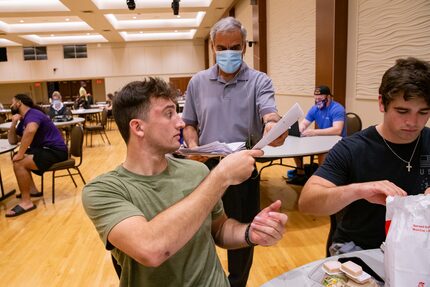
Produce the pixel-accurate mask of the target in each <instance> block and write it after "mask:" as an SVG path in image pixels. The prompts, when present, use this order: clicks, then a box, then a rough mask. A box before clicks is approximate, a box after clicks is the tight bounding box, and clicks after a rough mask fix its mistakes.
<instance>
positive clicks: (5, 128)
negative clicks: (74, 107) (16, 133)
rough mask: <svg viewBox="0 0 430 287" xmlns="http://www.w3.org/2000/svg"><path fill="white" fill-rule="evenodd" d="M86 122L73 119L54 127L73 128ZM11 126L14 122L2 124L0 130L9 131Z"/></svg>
mask: <svg viewBox="0 0 430 287" xmlns="http://www.w3.org/2000/svg"><path fill="white" fill-rule="evenodd" d="M84 121H85V119H84V118H73V119H72V120H71V121H67V122H54V125H55V126H56V127H65V126H71V125H75V124H79V123H82V122H84ZM11 125H12V122H6V123H2V124H0V130H8V129H10V126H11Z"/></svg>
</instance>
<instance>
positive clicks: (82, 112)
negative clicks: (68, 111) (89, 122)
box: [72, 109, 103, 115]
mask: <svg viewBox="0 0 430 287" xmlns="http://www.w3.org/2000/svg"><path fill="white" fill-rule="evenodd" d="M102 111H103V110H102V109H80V110H72V114H73V115H88V114H96V113H101V112H102Z"/></svg>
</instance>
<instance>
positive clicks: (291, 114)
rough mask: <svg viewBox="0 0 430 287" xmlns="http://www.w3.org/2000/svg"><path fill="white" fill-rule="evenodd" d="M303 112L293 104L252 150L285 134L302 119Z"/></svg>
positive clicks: (260, 147) (297, 105) (298, 106)
mask: <svg viewBox="0 0 430 287" xmlns="http://www.w3.org/2000/svg"><path fill="white" fill-rule="evenodd" d="M303 116H304V114H303V110H302V108H301V107H300V105H299V104H298V103H295V104H294V105H293V106H292V107H291V108H290V110H289V111H288V112H287V113H286V114H285V115H284V116H283V117H282V119H280V120H279V121H278V122H277V123H276V125H274V126H273V128H272V129H271V130H270V131H269V132H268V133H267V134H266V135H265V136H264V137H263V138H262V139H261V140H260V141H259V142H258V143H257V144H256V145H255V146H254V147H253V148H252V149H262V148H263V147H265V146H266V145H268V144H270V143H271V142H273V141H274V140H275V139H277V138H278V137H279V136H280V135H282V134H283V133H285V132H286V131H287V130H288V129H289V128H290V127H291V126H292V125H293V124H294V123H295V122H297V121H298V120H299V119H300V118H301V117H303Z"/></svg>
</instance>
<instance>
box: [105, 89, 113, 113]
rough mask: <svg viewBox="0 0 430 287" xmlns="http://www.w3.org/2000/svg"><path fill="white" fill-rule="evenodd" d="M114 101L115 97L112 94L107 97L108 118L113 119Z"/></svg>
mask: <svg viewBox="0 0 430 287" xmlns="http://www.w3.org/2000/svg"><path fill="white" fill-rule="evenodd" d="M112 100H113V95H112V94H111V93H109V94H107V95H106V104H107V106H106V107H105V110H106V111H107V116H108V117H111V116H112Z"/></svg>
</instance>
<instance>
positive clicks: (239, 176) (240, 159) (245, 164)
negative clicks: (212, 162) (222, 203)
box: [214, 150, 263, 185]
mask: <svg viewBox="0 0 430 287" xmlns="http://www.w3.org/2000/svg"><path fill="white" fill-rule="evenodd" d="M262 155H263V151H262V150H243V151H240V152H235V153H232V154H230V155H228V156H226V157H225V158H224V159H223V160H221V161H220V163H219V164H218V165H217V167H216V168H215V169H214V171H215V172H218V173H220V175H222V176H223V177H224V178H225V180H226V182H227V183H228V184H229V185H235V184H239V183H241V182H243V181H245V180H247V179H248V178H249V177H250V176H251V174H252V172H253V170H254V164H255V159H254V157H257V156H262Z"/></svg>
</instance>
